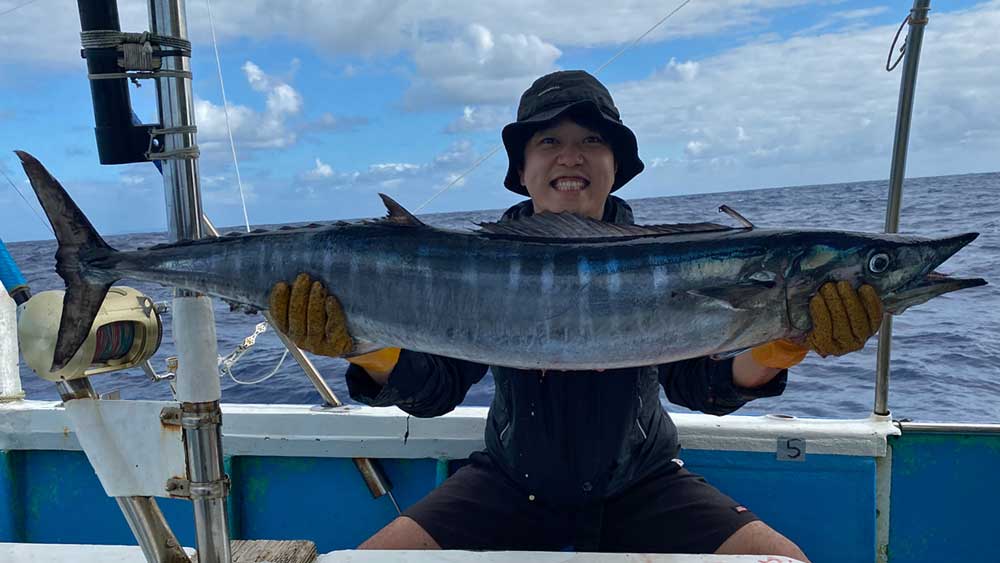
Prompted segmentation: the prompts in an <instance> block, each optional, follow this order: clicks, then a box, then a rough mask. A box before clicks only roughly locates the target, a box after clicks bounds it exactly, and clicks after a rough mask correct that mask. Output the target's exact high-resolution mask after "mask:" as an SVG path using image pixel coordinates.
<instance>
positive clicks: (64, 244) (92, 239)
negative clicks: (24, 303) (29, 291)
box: [15, 151, 117, 371]
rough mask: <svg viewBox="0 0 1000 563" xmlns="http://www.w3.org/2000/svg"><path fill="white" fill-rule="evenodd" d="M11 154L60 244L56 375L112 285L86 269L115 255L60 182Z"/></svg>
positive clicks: (108, 276)
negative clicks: (61, 286) (62, 292)
mask: <svg viewBox="0 0 1000 563" xmlns="http://www.w3.org/2000/svg"><path fill="white" fill-rule="evenodd" d="M15 153H17V156H18V158H20V159H21V165H22V166H23V167H24V171H25V173H26V174H27V175H28V179H29V180H30V181H31V187H32V189H34V190H35V195H36V196H37V197H38V202H39V203H41V205H42V208H43V209H44V210H45V215H46V216H47V217H48V219H49V222H50V223H51V224H52V230H53V231H54V232H55V235H56V241H57V242H58V243H59V248H58V249H57V250H56V272H57V273H58V274H59V277H61V278H62V279H63V281H64V282H65V283H66V295H65V297H63V310H62V318H61V320H60V323H59V336H58V338H57V340H56V348H55V353H54V354H53V357H52V370H53V371H57V370H59V369H62V368H63V367H65V366H66V364H68V363H69V361H70V360H71V359H72V358H73V356H74V355H75V354H76V352H77V350H79V348H80V346H81V345H83V343H84V341H85V340H86V339H87V336H88V335H89V334H90V329H91V327H92V325H93V324H94V319H96V318H97V313H98V312H99V311H100V309H101V305H102V304H103V303H104V297H105V296H106V295H107V293H108V290H109V289H111V286H112V285H113V284H114V283H115V281H117V277H115V276H114V274H113V273H112V272H107V271H101V270H97V269H94V268H91V267H90V265H91V264H92V263H93V262H94V261H96V260H99V259H102V258H106V257H108V256H111V255H113V254H115V253H117V251H116V250H115V249H113V248H111V246H109V245H108V243H107V242H105V241H104V239H103V238H101V235H99V234H98V233H97V230H96V229H94V226H93V225H92V224H91V223H90V220H89V219H87V216H86V215H84V214H83V211H81V210H80V208H79V207H78V206H77V205H76V203H75V202H74V201H73V199H72V198H70V196H69V194H68V193H66V190H65V189H64V188H63V187H62V185H61V184H59V181H58V180H56V179H55V178H54V177H53V176H52V174H50V173H49V171H48V170H46V169H45V167H44V166H42V164H41V163H40V162H38V160H37V159H36V158H35V157H33V156H31V155H30V154H28V153H26V152H23V151H15Z"/></svg>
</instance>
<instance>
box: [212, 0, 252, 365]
mask: <svg viewBox="0 0 1000 563" xmlns="http://www.w3.org/2000/svg"><path fill="white" fill-rule="evenodd" d="M205 3H206V4H207V5H208V26H209V27H210V28H211V29H212V48H214V49H215V68H216V69H218V71H219V87H220V88H221V90H222V111H223V113H225V115H226V132H228V133H229V148H230V149H231V150H232V151H233V167H235V168H236V185H237V186H239V189H240V204H241V205H243V224H244V225H246V228H247V232H248V233H249V232H250V216H249V215H248V214H247V200H246V196H244V195H243V179H242V178H241V177H240V162H239V160H238V159H237V158H236V141H234V140H233V128H232V126H231V125H230V124H229V102H228V101H227V100H226V83H225V81H223V80H222V59H221V58H219V43H218V41H217V40H216V38H215V19H214V18H213V17H212V0H205ZM234 381H235V380H234Z"/></svg>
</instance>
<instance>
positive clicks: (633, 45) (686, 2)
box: [414, 0, 691, 212]
mask: <svg viewBox="0 0 1000 563" xmlns="http://www.w3.org/2000/svg"><path fill="white" fill-rule="evenodd" d="M690 2H691V0H684V1H683V2H681V3H680V4H679V5H678V6H677V7H676V8H674V9H673V10H671V11H670V13H669V14H667V15H665V16H663V17H662V18H660V21H658V22H656V23H654V24H653V26H652V27H650V28H649V29H647V30H646V31H645V33H643V34H642V35H640V36H639V37H636V38H635V40H634V41H632V42H631V43H629V44H628V45H626V46H625V47H623V48H622V49H621V50H620V51H618V52H617V53H615V54H614V56H612V57H611V58H610V59H608V61H607V62H606V63H604V64H602V65H601V66H599V67H597V70H595V71H594V75H595V76H596V75H598V74H600V72H601V71H602V70H604V69H605V68H607V66H608V65H610V64H611V63H613V62H614V61H615V60H616V59H617V58H618V57H620V56H622V55H623V54H624V53H625V52H626V51H628V50H629V49H631V48H632V47H635V46H636V44H638V43H639V42H640V41H642V39H643V38H644V37H646V36H647V35H649V34H650V33H652V32H653V30H654V29H656V28H658V27H660V26H661V25H663V22H665V21H667V20H668V19H670V18H671V17H672V16H673V15H674V14H676V13H677V12H679V11H680V10H681V8H683V7H684V6H687V5H688V4H689V3H690ZM502 146H503V145H496V146H494V147H493V149H492V150H490V152H488V153H486V155H485V156H483V157H481V158H479V160H477V161H476V162H474V163H472V166H470V167H469V168H468V170H466V171H465V172H462V173H461V174H459V176H458V177H457V178H455V179H454V180H452V181H451V183H450V184H448V185H447V186H445V187H444V188H441V189H440V190H439V191H438V192H437V193H435V194H434V195H432V196H431V197H430V198H428V199H427V201H425V202H423V203H421V204H420V205H419V206H417V207H416V208H415V209H414V212H417V211H420V210H421V209H423V208H424V207H425V206H426V205H427V204H428V203H430V202H432V201H434V200H435V199H437V197H438V196H439V195H441V194H443V193H444V192H446V191H448V190H449V189H450V188H451V187H452V186H454V185H455V184H457V183H458V182H459V181H460V180H462V178H465V177H466V176H468V175H469V174H470V173H472V171H473V170H475V169H476V168H479V166H480V165H481V164H482V163H484V162H486V161H487V160H488V159H489V158H490V157H492V156H493V155H494V154H496V153H497V151H499V150H500V148H501V147H502Z"/></svg>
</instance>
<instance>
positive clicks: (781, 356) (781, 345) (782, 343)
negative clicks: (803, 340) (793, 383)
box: [750, 340, 809, 369]
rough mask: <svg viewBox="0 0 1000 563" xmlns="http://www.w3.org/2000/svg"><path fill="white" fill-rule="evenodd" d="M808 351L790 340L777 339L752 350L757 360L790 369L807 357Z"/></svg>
mask: <svg viewBox="0 0 1000 563" xmlns="http://www.w3.org/2000/svg"><path fill="white" fill-rule="evenodd" d="M807 353H809V349H808V348H803V347H802V346H799V345H798V344H796V343H794V342H791V341H789V340H775V341H774V342H768V343H767V344H761V345H760V346H757V347H756V348H754V349H753V350H751V351H750V355H751V357H753V359H754V361H755V362H757V363H758V364H760V365H762V366H767V367H769V368H775V369H788V368H790V367H792V366H794V365H796V364H798V363H799V362H801V361H802V360H803V359H805V357H806V354H807Z"/></svg>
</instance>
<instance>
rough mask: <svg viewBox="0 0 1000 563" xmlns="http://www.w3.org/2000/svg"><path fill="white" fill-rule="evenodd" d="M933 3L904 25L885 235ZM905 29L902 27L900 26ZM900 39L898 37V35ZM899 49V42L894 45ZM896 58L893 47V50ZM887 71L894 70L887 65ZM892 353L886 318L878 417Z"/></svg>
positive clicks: (885, 402) (897, 196)
mask: <svg viewBox="0 0 1000 563" xmlns="http://www.w3.org/2000/svg"><path fill="white" fill-rule="evenodd" d="M930 5H931V2H930V0H914V2H913V9H911V10H910V15H909V16H907V18H906V21H905V22H904V24H906V23H908V24H909V29H908V30H907V33H906V40H905V43H904V44H903V49H904V50H905V51H904V55H903V56H904V59H903V77H902V78H901V79H900V84H899V106H898V107H897V109H896V137H895V139H894V140H893V143H892V168H891V170H890V172H889V205H888V207H887V208H886V213H885V232H887V233H896V232H899V209H900V207H901V206H902V199H903V177H904V176H905V174H906V149H907V145H908V144H909V141H910V118H911V116H912V115H913V95H914V91H915V90H916V85H917V65H918V64H919V63H920V47H921V45H922V44H923V41H924V28H925V27H926V26H927V21H928V19H927V12H929V11H930ZM900 29H902V26H901V27H900ZM897 38H898V34H897ZM893 46H895V42H893ZM889 59H890V60H891V59H892V47H890V48H889ZM886 70H891V67H889V65H888V64H887V65H886ZM891 352H892V316H890V315H886V316H885V318H884V319H883V321H882V328H881V329H880V330H879V336H878V365H877V368H876V379H875V409H874V414H876V415H878V416H888V415H889V359H890V355H891Z"/></svg>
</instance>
